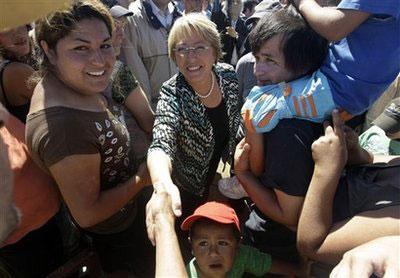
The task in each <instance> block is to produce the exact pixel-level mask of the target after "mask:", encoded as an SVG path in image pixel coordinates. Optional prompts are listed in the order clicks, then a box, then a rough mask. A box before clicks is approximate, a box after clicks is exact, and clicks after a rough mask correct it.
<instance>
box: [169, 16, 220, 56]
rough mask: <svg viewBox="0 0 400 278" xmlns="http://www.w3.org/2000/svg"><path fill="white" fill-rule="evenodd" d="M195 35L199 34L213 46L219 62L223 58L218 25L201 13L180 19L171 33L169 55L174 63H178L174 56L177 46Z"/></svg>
mask: <svg viewBox="0 0 400 278" xmlns="http://www.w3.org/2000/svg"><path fill="white" fill-rule="evenodd" d="M193 33H196V34H198V35H199V36H200V37H202V38H203V39H204V40H206V41H207V42H208V43H210V44H211V47H212V48H213V49H214V53H215V56H216V59H217V60H218V59H220V58H221V57H222V50H221V47H222V46H221V39H220V36H219V33H218V30H217V25H216V24H215V23H214V22H212V21H211V20H209V19H208V18H207V17H206V16H205V15H203V14H201V13H189V14H187V15H184V16H182V17H180V18H178V19H177V20H176V21H175V23H174V25H173V26H172V29H171V32H170V33H169V37H168V55H169V57H170V58H171V59H172V60H173V61H174V62H176V60H175V55H174V48H175V45H176V44H177V43H178V42H179V41H180V40H182V39H183V38H185V37H189V36H190V35H192V34H193Z"/></svg>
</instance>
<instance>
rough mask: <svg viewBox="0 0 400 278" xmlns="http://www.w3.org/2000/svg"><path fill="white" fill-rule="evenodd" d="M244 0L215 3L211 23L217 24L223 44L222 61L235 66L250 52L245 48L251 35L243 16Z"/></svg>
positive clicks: (217, 0)
mask: <svg viewBox="0 0 400 278" xmlns="http://www.w3.org/2000/svg"><path fill="white" fill-rule="evenodd" d="M242 9H243V2H242V0H225V1H224V2H222V3H221V2H220V1H219V0H216V1H214V5H213V8H212V11H211V21H213V22H214V23H215V24H217V29H218V32H219V33H220V35H221V42H222V52H223V53H224V54H223V57H222V61H223V62H225V63H228V64H231V65H233V66H235V65H236V63H237V61H238V60H239V59H240V57H241V56H242V55H244V54H246V53H247V52H248V51H249V50H248V49H245V48H244V41H245V39H246V37H247V35H248V34H249V30H248V28H247V26H246V25H245V18H244V16H243V15H242Z"/></svg>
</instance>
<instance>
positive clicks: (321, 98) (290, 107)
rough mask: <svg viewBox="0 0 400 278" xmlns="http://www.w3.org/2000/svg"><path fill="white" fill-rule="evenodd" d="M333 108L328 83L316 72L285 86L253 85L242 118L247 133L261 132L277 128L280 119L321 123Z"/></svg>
mask: <svg viewBox="0 0 400 278" xmlns="http://www.w3.org/2000/svg"><path fill="white" fill-rule="evenodd" d="M335 106H336V105H335V103H334V102H333V99H332V94H331V90H330V87H329V83H328V80H327V79H326V77H325V75H324V74H323V73H321V72H320V71H319V70H318V71H316V72H314V73H313V74H312V75H311V76H305V77H302V78H300V79H296V80H294V81H291V82H288V83H285V82H282V83H279V84H276V85H267V86H263V87H258V86H255V87H254V88H253V89H252V90H251V91H250V93H249V95H248V96H247V100H246V102H245V103H244V105H243V108H242V115H243V118H244V123H245V125H246V128H247V130H249V131H252V132H257V133H264V132H269V131H271V130H272V129H273V128H274V127H276V125H277V124H278V122H279V121H280V120H281V119H290V118H298V119H304V120H308V121H312V122H317V123H322V122H323V121H324V120H325V119H327V118H328V117H329V116H330V113H331V112H332V110H333V109H334V108H335Z"/></svg>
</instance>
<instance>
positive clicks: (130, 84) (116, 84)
mask: <svg viewBox="0 0 400 278" xmlns="http://www.w3.org/2000/svg"><path fill="white" fill-rule="evenodd" d="M103 2H104V3H105V4H106V5H107V6H108V7H109V8H110V13H111V15H112V17H113V18H114V27H115V30H114V35H113V47H114V52H115V56H116V57H117V61H116V63H115V65H114V70H113V74H112V75H111V84H110V86H109V88H108V89H107V90H106V92H105V93H108V96H109V97H112V98H113V99H114V100H115V102H117V103H119V104H120V105H121V108H122V110H123V116H124V122H125V124H126V126H127V128H128V131H129V135H130V143H131V148H132V149H133V150H135V152H134V153H135V156H136V158H137V160H138V161H143V160H144V158H145V156H146V154H147V149H148V147H149V146H150V141H151V131H152V128H153V124H154V112H153V110H152V109H151V107H150V104H149V101H148V99H147V97H146V94H145V93H144V91H143V89H142V87H141V86H140V84H139V82H138V81H137V79H136V77H135V76H134V75H133V74H132V71H131V70H130V69H129V67H128V66H127V65H125V64H124V63H123V62H122V61H121V60H119V55H120V53H121V47H122V42H123V40H124V37H125V27H126V24H127V18H128V17H129V16H132V15H133V13H132V12H131V11H129V10H127V9H125V8H124V7H122V6H119V5H117V1H116V0H107V1H105V0H103Z"/></svg>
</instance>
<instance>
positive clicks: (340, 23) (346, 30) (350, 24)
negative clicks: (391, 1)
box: [293, 0, 370, 41]
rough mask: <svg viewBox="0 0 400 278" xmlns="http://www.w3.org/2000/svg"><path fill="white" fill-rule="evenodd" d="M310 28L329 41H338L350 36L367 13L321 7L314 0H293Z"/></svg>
mask: <svg viewBox="0 0 400 278" xmlns="http://www.w3.org/2000/svg"><path fill="white" fill-rule="evenodd" d="M293 2H294V4H295V5H296V7H298V9H299V11H300V12H301V14H302V15H303V16H304V18H305V19H306V20H307V22H308V23H309V24H310V26H311V27H312V28H313V29H314V30H315V31H316V32H317V33H318V34H320V35H321V36H323V37H324V38H326V39H327V40H329V41H338V40H341V39H343V38H344V37H346V36H347V35H348V34H350V33H351V32H352V31H353V30H354V29H356V28H357V27H358V26H359V25H360V24H361V23H363V22H364V21H365V20H366V19H367V18H368V17H369V15H370V14H369V13H365V12H361V11H357V10H347V9H333V8H330V7H321V6H320V5H319V4H318V3H317V2H316V1H315V0H293Z"/></svg>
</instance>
